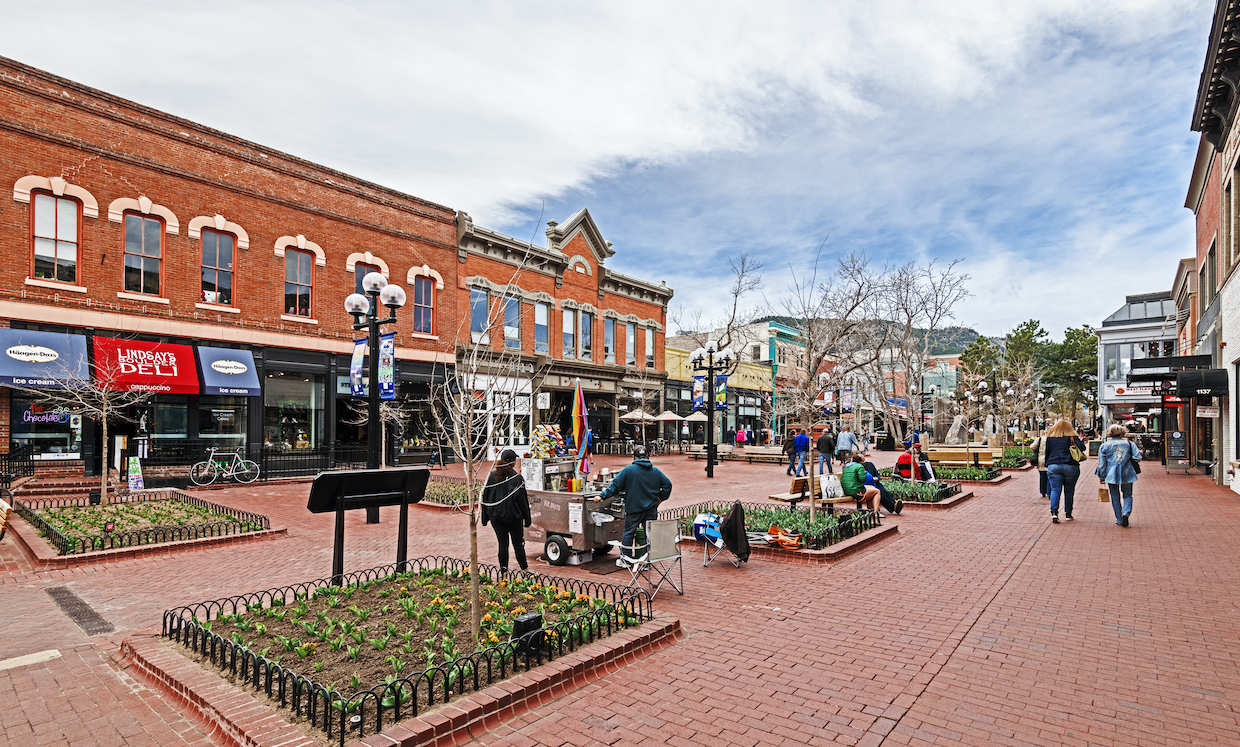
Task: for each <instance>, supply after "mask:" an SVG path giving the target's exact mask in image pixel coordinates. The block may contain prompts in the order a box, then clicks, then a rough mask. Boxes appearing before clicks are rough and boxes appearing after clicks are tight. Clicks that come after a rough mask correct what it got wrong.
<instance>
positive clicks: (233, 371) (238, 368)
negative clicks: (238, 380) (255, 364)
mask: <svg viewBox="0 0 1240 747" xmlns="http://www.w3.org/2000/svg"><path fill="white" fill-rule="evenodd" d="M211 368H212V370H215V371H219V372H220V373H222V374H228V375H230V376H237V375H239V374H243V373H245V372H246V371H249V370H250V367H249V366H247V365H245V364H244V363H242V362H241V361H215V362H214V363H212V364H211Z"/></svg>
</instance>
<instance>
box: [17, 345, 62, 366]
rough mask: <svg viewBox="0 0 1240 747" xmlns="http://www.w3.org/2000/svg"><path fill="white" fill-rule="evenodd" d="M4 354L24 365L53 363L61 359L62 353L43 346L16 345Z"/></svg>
mask: <svg viewBox="0 0 1240 747" xmlns="http://www.w3.org/2000/svg"><path fill="white" fill-rule="evenodd" d="M4 354H5V355H7V356H8V357H10V358H12V359H13V360H16V361H21V362H22V363H51V362H52V361H55V360H57V359H59V358H60V353H57V352H56V351H55V350H52V349H51V348H45V347H43V346H42V345H14V346H12V347H10V348H9V349H8V350H5V351H4Z"/></svg>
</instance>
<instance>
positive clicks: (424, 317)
mask: <svg viewBox="0 0 1240 747" xmlns="http://www.w3.org/2000/svg"><path fill="white" fill-rule="evenodd" d="M413 331H414V332H417V333H419V334H423V335H433V334H435V280H434V279H433V278H430V277H426V276H424V275H420V276H418V277H415V278H414V279H413Z"/></svg>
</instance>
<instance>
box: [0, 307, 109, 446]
mask: <svg viewBox="0 0 1240 747" xmlns="http://www.w3.org/2000/svg"><path fill="white" fill-rule="evenodd" d="M0 350H3V351H4V355H3V356H0V386H7V387H14V389H13V390H12V391H11V392H10V396H9V424H10V428H9V431H10V435H9V438H10V446H9V448H10V449H13V448H20V447H22V446H27V445H28V446H31V447H32V448H33V449H34V454H35V459H38V460H42V461H50V460H76V459H81V458H82V416H81V415H79V414H74V413H71V412H70V411H69V408H67V407H65V406H64V405H63V404H58V403H50V402H48V401H46V400H45V399H44V398H43V397H40V396H39V395H38V394H37V393H35V392H33V391H30V390H39V389H62V388H64V387H65V386H66V385H72V383H73V382H82V381H86V380H87V379H88V377H89V369H88V367H87V360H86V337H85V336H83V335H68V334H60V333H55V332H40V331H37V330H25V329H0ZM23 389H24V390H25V391H23Z"/></svg>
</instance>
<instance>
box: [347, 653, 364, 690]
mask: <svg viewBox="0 0 1240 747" xmlns="http://www.w3.org/2000/svg"><path fill="white" fill-rule="evenodd" d="M361 652H362V650H361V648H360V647H358V646H349V658H350V659H352V660H353V661H357V657H358V655H360V654H361ZM354 687H356V685H355V686H354Z"/></svg>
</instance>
